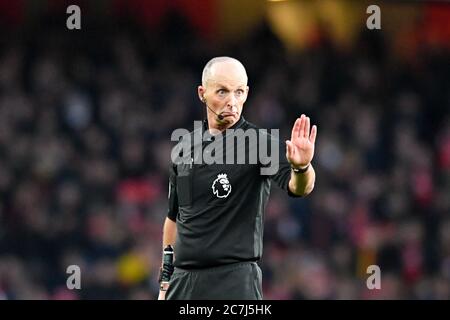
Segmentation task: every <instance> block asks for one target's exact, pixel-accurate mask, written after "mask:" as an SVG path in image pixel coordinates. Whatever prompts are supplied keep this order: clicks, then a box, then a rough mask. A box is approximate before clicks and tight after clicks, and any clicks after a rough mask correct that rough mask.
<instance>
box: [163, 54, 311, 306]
mask: <svg viewBox="0 0 450 320" xmlns="http://www.w3.org/2000/svg"><path fill="white" fill-rule="evenodd" d="M247 82H248V78H247V72H246V70H245V68H244V66H243V65H242V63H240V62H239V61H238V60H236V59H234V58H230V57H216V58H213V59H212V60H210V61H209V62H208V63H207V64H206V66H205V67H204V69H203V74H202V84H201V85H200V86H198V96H199V99H200V101H201V102H202V103H203V104H204V105H205V110H206V119H205V120H204V125H203V128H202V130H204V132H205V133H206V136H207V137H208V135H209V136H210V137H214V138H215V139H216V138H217V137H226V136H227V134H228V132H230V131H233V130H237V129H241V130H240V131H239V132H241V133H242V134H245V133H246V132H247V131H249V130H260V129H259V128H258V127H257V126H255V125H253V124H251V123H249V122H248V121H246V120H245V119H244V117H243V116H242V110H243V107H244V103H245V101H246V100H247V96H248V93H249V87H248V85H247ZM229 129H233V130H229ZM192 134H193V133H191V135H192ZM316 134H317V127H316V126H312V127H310V119H309V118H308V117H306V116H305V115H301V116H300V118H298V119H296V120H295V123H294V125H293V128H292V133H291V139H290V140H287V141H286V142H285V144H280V143H279V141H278V140H277V139H274V137H273V136H271V135H269V134H267V135H266V136H264V135H263V139H266V138H267V141H268V142H269V143H270V142H273V141H276V143H277V144H278V145H277V147H278V148H281V149H282V151H283V152H282V156H281V157H280V159H279V166H278V170H277V171H276V172H275V173H274V174H270V175H262V174H261V171H260V170H259V169H260V168H261V167H262V166H264V164H262V163H260V162H258V163H256V164H249V163H244V164H229V163H220V162H219V163H214V164H208V165H205V164H193V163H177V164H172V166H171V168H170V176H169V197H168V198H169V209H168V215H167V218H166V220H165V223H164V228H163V248H166V247H167V246H169V245H170V246H172V247H173V248H174V255H173V256H174V262H173V266H172V265H171V264H170V263H167V262H166V263H163V264H162V267H161V271H160V280H161V279H166V280H168V279H170V281H164V282H162V281H160V282H161V286H160V294H159V299H177V300H188V299H189V300H190V299H195V300H203V299H213V300H260V299H262V274H261V269H260V268H259V266H258V261H259V260H260V259H261V256H262V238H263V216H264V209H265V207H266V203H267V201H268V198H269V193H270V186H271V182H275V183H276V184H277V185H278V186H279V187H280V188H282V189H283V190H285V191H286V193H287V195H288V196H291V197H304V196H306V195H308V194H309V193H311V191H312V190H313V188H314V182H315V171H314V168H313V166H312V164H311V161H312V159H313V155H314V144H315V139H316ZM212 140H214V139H204V140H203V141H202V142H201V143H202V146H201V147H202V149H203V150H205V148H207V147H208V145H209V144H210V143H211V141H212ZM225 151H226V150H225ZM245 152H246V153H247V152H249V151H245ZM284 154H285V155H286V156H285V157H284ZM172 273H173V274H172Z"/></svg>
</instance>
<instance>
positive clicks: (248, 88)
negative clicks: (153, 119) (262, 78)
mask: <svg viewBox="0 0 450 320" xmlns="http://www.w3.org/2000/svg"><path fill="white" fill-rule="evenodd" d="M249 91H250V87H249V86H247V87H246V88H245V99H244V103H245V101H247V97H248V92H249Z"/></svg>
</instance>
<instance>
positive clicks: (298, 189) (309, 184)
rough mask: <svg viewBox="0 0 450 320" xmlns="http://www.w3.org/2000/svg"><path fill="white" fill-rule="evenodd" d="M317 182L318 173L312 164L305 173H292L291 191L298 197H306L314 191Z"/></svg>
mask: <svg viewBox="0 0 450 320" xmlns="http://www.w3.org/2000/svg"><path fill="white" fill-rule="evenodd" d="M315 181H316V172H315V171H314V168H313V166H312V164H310V166H309V168H308V170H307V171H306V172H305V173H294V172H293V171H291V179H290V180H289V190H290V191H291V192H292V193H293V194H296V195H298V196H306V195H308V194H310V193H311V191H313V189H314V183H315Z"/></svg>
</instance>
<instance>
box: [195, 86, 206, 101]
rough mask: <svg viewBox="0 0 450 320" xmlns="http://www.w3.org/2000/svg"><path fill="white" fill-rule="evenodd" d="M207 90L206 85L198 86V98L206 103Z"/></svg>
mask: <svg viewBox="0 0 450 320" xmlns="http://www.w3.org/2000/svg"><path fill="white" fill-rule="evenodd" d="M205 91H206V90H205V87H203V86H198V87H197V93H198V98H199V99H200V101H201V102H203V103H205Z"/></svg>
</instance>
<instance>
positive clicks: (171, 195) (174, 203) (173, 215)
mask: <svg viewBox="0 0 450 320" xmlns="http://www.w3.org/2000/svg"><path fill="white" fill-rule="evenodd" d="M176 181H177V175H176V169H175V165H174V164H171V165H170V168H169V191H168V200H169V206H168V210H167V217H168V218H169V219H170V220H172V221H176V220H177V215H178V195H177V182H176Z"/></svg>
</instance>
